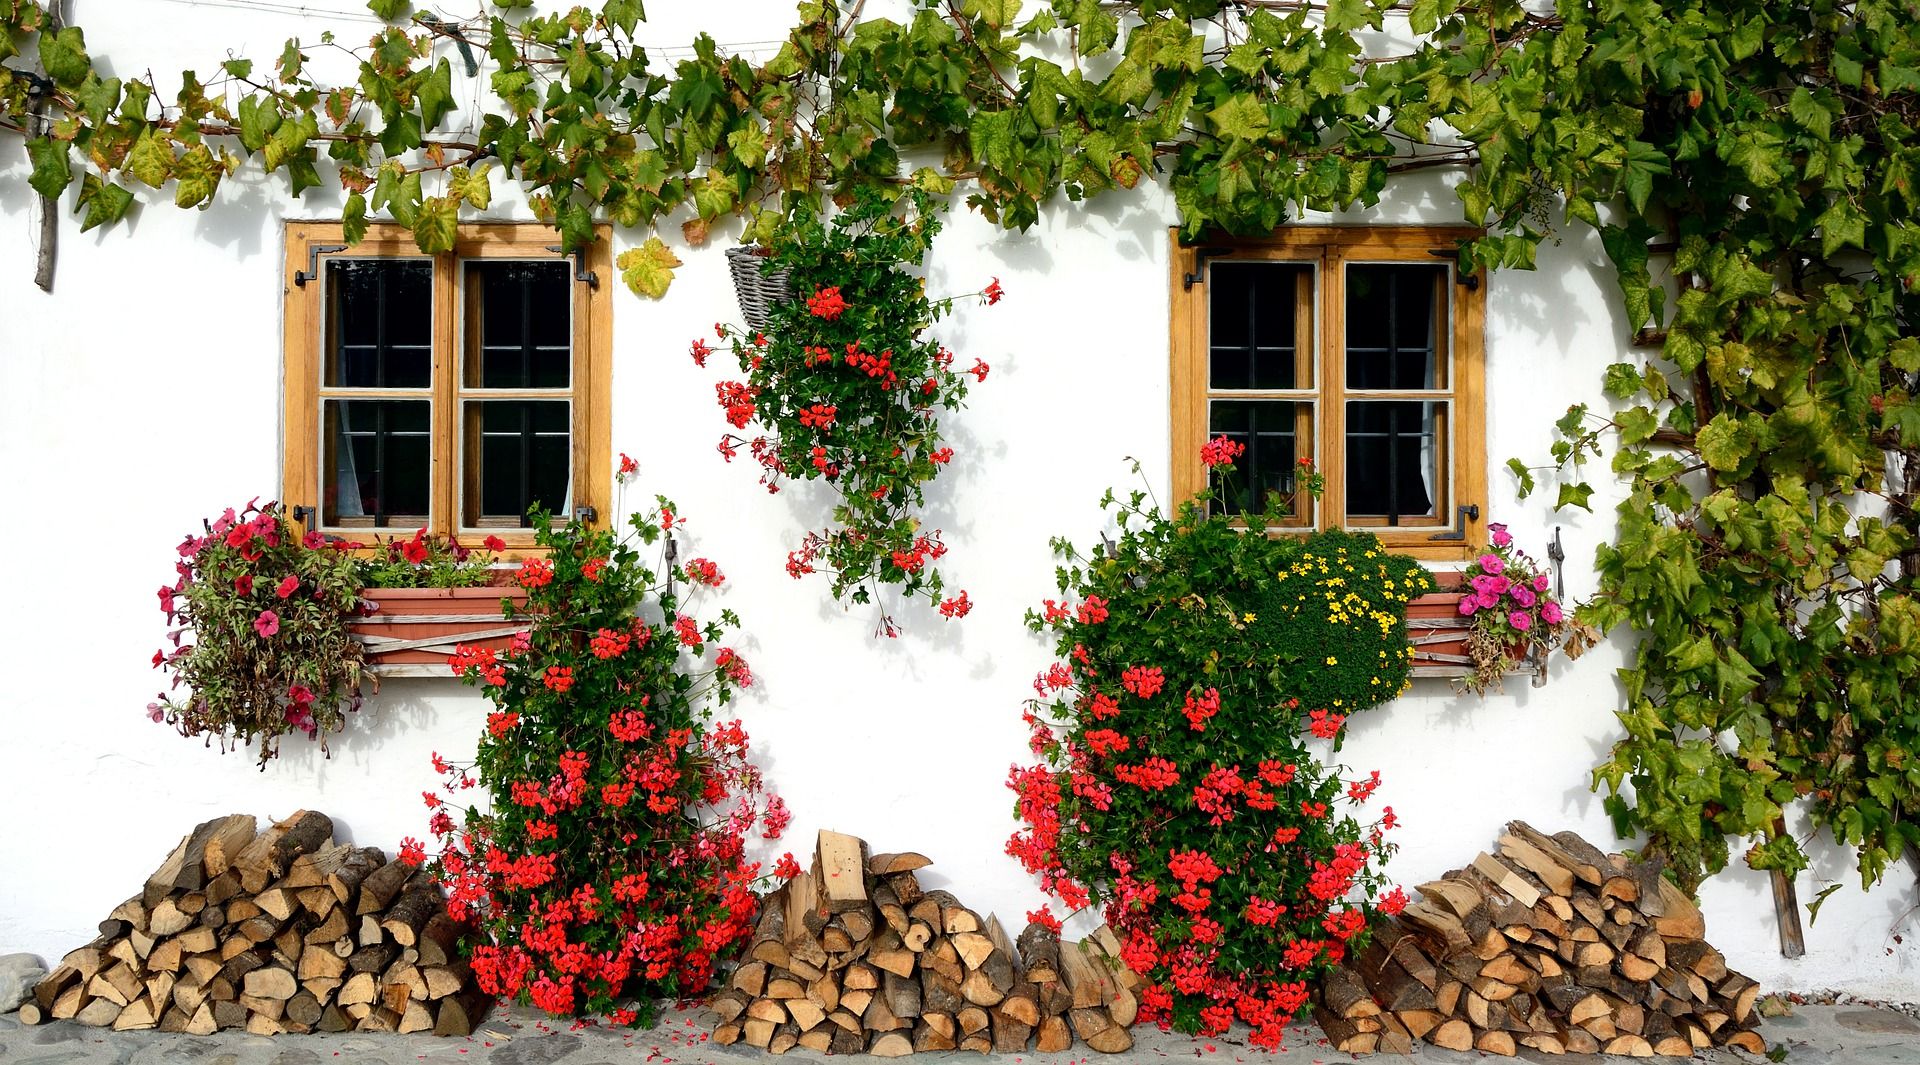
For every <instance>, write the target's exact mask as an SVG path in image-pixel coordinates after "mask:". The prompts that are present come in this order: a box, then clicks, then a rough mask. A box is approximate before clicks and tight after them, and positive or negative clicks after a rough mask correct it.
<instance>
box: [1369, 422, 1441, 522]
mask: <svg viewBox="0 0 1920 1065" xmlns="http://www.w3.org/2000/svg"><path fill="white" fill-rule="evenodd" d="M1446 416H1447V404H1445V403H1443V402H1427V401H1420V400H1366V401H1358V400H1355V401H1349V402H1348V403H1347V425H1346V436H1347V514H1348V516H1349V517H1371V518H1384V519H1385V521H1386V524H1388V525H1398V524H1400V523H1401V522H1403V521H1405V520H1407V519H1410V518H1431V517H1433V516H1434V515H1435V514H1436V513H1437V511H1438V508H1439V507H1441V506H1444V505H1445V497H1446V489H1445V486H1444V485H1443V484H1442V483H1441V480H1440V470H1441V469H1442V457H1443V456H1442V455H1441V451H1442V449H1443V448H1445V447H1446V443H1447V439H1446Z"/></svg>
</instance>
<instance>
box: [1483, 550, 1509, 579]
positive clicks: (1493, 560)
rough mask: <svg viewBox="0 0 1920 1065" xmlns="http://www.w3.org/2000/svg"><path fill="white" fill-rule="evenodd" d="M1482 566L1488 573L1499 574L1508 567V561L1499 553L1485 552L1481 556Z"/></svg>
mask: <svg viewBox="0 0 1920 1065" xmlns="http://www.w3.org/2000/svg"><path fill="white" fill-rule="evenodd" d="M1480 568H1481V569H1482V570H1484V571H1486V572H1487V573H1491V574H1496V575H1497V574H1499V573H1500V571H1501V570H1504V569H1506V568H1507V563H1506V560H1505V559H1503V558H1501V557H1500V556H1499V555H1495V554H1485V555H1481V556H1480Z"/></svg>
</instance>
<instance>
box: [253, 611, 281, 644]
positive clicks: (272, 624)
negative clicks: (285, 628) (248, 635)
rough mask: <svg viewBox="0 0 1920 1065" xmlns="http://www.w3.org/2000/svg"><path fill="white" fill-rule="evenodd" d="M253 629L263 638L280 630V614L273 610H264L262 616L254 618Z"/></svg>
mask: <svg viewBox="0 0 1920 1065" xmlns="http://www.w3.org/2000/svg"><path fill="white" fill-rule="evenodd" d="M253 631H255V632H257V633H259V634H260V638H261V639H263V640H264V639H266V638H267V637H269V636H272V635H273V634H274V633H276V632H279V631H280V615H278V614H276V613H274V612H273V611H271V610H262V611H261V612H260V616H259V617H257V618H254V619H253Z"/></svg>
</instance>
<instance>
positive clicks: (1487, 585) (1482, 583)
mask: <svg viewBox="0 0 1920 1065" xmlns="http://www.w3.org/2000/svg"><path fill="white" fill-rule="evenodd" d="M1467 583H1468V584H1471V585H1473V590H1474V591H1476V592H1490V591H1492V590H1493V578H1492V577H1489V576H1487V575H1486V574H1484V573H1476V574H1474V575H1473V576H1472V577H1471V578H1469V579H1468V580H1467Z"/></svg>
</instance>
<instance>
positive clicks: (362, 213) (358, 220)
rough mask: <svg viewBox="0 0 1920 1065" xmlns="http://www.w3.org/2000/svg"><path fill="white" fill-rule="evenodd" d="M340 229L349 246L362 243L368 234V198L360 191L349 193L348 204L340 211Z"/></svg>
mask: <svg viewBox="0 0 1920 1065" xmlns="http://www.w3.org/2000/svg"><path fill="white" fill-rule="evenodd" d="M340 231H341V233H342V234H343V235H344V236H345V237H346V239H347V244H348V246H349V247H351V246H352V245H355V244H358V243H360V242H361V241H362V240H365V239H366V236H367V198H366V197H365V196H363V195H361V194H360V193H358V192H350V193H348V194H347V203H346V206H345V207H344V208H343V209H342V210H341V211H340Z"/></svg>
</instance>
